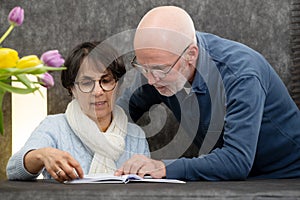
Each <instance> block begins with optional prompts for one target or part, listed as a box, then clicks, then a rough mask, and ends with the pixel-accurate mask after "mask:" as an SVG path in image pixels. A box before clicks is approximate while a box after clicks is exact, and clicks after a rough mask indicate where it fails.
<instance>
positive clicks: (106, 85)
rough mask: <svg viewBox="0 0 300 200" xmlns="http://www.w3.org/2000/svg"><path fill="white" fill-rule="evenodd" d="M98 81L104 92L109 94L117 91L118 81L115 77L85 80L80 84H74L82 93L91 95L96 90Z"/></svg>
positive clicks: (79, 82)
mask: <svg viewBox="0 0 300 200" xmlns="http://www.w3.org/2000/svg"><path fill="white" fill-rule="evenodd" d="M96 81H98V82H99V85H100V87H101V89H102V90H103V91H104V92H109V91H112V90H113V89H115V87H116V85H117V81H118V80H117V79H115V78H113V77H104V78H101V79H100V80H92V79H85V80H81V81H78V82H74V84H76V85H77V86H78V88H79V90H80V91H81V92H83V93H90V92H92V91H93V90H94V88H95V85H96Z"/></svg>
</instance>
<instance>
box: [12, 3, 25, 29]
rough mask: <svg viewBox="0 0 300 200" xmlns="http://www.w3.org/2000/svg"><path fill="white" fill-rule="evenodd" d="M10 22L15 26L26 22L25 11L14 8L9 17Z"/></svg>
mask: <svg viewBox="0 0 300 200" xmlns="http://www.w3.org/2000/svg"><path fill="white" fill-rule="evenodd" d="M8 21H9V23H11V24H13V25H15V26H20V25H21V24H22V23H23V21H24V10H23V9H22V8H21V7H19V6H17V7H14V8H13V9H12V10H11V11H10V13H9V15H8Z"/></svg>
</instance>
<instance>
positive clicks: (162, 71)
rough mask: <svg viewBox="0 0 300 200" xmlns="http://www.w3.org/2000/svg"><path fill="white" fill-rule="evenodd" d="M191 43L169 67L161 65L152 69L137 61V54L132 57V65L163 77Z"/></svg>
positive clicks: (142, 70) (145, 72) (141, 70)
mask: <svg viewBox="0 0 300 200" xmlns="http://www.w3.org/2000/svg"><path fill="white" fill-rule="evenodd" d="M190 45H191V44H189V45H188V46H187V47H186V48H185V49H184V50H183V52H182V53H181V54H180V56H179V57H178V58H177V59H176V61H175V62H174V63H173V64H172V65H171V66H169V67H165V68H164V69H161V66H151V68H152V69H148V68H147V67H145V66H143V65H141V64H139V63H137V62H136V56H134V58H133V59H132V61H131V62H130V63H131V65H132V66H133V67H134V68H136V69H137V70H138V71H140V72H141V73H143V74H147V73H151V74H152V75H153V76H155V77H157V78H159V79H163V78H165V77H166V76H167V74H168V73H169V72H170V71H171V70H172V69H173V67H174V66H175V65H176V63H177V62H178V61H179V59H180V58H181V57H182V56H183V54H184V53H185V52H186V50H188V48H189V47H190Z"/></svg>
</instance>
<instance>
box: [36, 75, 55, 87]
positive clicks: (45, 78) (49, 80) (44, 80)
mask: <svg viewBox="0 0 300 200" xmlns="http://www.w3.org/2000/svg"><path fill="white" fill-rule="evenodd" d="M39 80H40V82H41V85H42V86H44V87H45V88H47V89H49V88H51V87H53V86H54V79H53V77H52V76H51V74H49V73H48V72H46V73H44V74H42V75H40V76H39Z"/></svg>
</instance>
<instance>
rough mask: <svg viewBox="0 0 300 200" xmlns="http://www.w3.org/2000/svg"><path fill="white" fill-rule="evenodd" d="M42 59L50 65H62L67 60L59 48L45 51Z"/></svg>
mask: <svg viewBox="0 0 300 200" xmlns="http://www.w3.org/2000/svg"><path fill="white" fill-rule="evenodd" d="M41 61H42V62H43V63H44V64H45V65H47V66H49V67H60V66H62V65H63V64H64V62H65V60H64V59H63V58H62V56H61V55H60V53H59V52H58V50H50V51H47V52H45V53H43V55H42V56H41Z"/></svg>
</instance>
